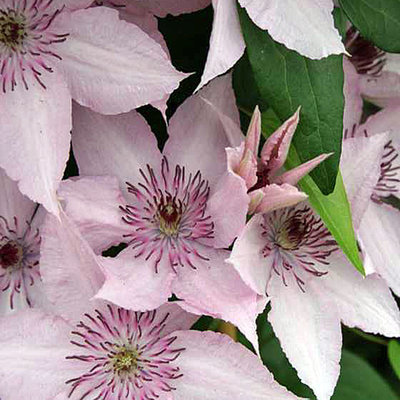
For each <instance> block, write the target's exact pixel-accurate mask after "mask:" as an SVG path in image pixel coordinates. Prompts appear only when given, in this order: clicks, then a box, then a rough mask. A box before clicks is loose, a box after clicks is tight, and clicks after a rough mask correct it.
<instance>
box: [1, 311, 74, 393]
mask: <svg viewBox="0 0 400 400" xmlns="http://www.w3.org/2000/svg"><path fill="white" fill-rule="evenodd" d="M70 330H71V328H70V326H69V325H68V324H67V323H66V322H65V321H64V320H62V319H61V318H59V317H53V316H46V315H45V314H43V313H42V312H40V311H37V310H29V311H28V310H27V311H23V312H21V313H18V314H14V315H12V316H7V317H3V318H1V319H0V398H1V399H2V400H15V399H24V400H37V399H43V400H44V399H46V400H47V399H53V398H54V397H55V396H56V395H57V394H58V393H59V392H61V391H62V390H64V389H65V381H66V380H67V379H68V378H69V377H70V375H71V372H72V368H73V365H72V363H70V362H69V361H67V360H65V357H66V356H68V355H70V353H69V351H70V348H69V340H70V338H69V333H70ZM75 373H76V371H75Z"/></svg>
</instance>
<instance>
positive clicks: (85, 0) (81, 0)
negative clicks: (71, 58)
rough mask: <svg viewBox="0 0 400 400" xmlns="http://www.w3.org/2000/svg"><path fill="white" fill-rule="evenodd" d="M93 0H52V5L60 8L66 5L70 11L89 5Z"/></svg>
mask: <svg viewBox="0 0 400 400" xmlns="http://www.w3.org/2000/svg"><path fill="white" fill-rule="evenodd" d="M94 1H95V0H53V2H52V6H53V7H57V8H59V9H61V8H62V7H66V8H67V9H68V10H70V11H74V10H80V9H81V8H86V7H89V6H90V5H91V4H92V3H93V2H94Z"/></svg>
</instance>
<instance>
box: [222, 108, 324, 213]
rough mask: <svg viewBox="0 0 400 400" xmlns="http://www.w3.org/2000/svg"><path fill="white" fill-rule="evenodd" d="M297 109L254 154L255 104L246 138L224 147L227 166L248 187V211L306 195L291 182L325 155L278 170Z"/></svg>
mask: <svg viewBox="0 0 400 400" xmlns="http://www.w3.org/2000/svg"><path fill="white" fill-rule="evenodd" d="M299 112H300V109H298V110H297V111H296V113H295V114H294V115H293V116H292V117H291V118H289V119H288V120H287V121H286V122H285V123H284V124H283V125H282V126H281V127H280V128H279V129H278V130H277V131H276V132H274V133H273V134H272V135H271V136H270V137H269V138H268V139H267V141H266V142H265V144H264V146H263V148H262V150H261V156H260V157H258V147H259V142H260V135H261V114H260V111H259V109H258V107H256V109H255V110H254V113H253V117H252V119H251V122H250V125H249V128H248V131H247V135H246V139H245V140H244V141H243V142H242V143H241V144H240V146H238V147H235V148H228V149H227V154H228V167H229V169H230V170H231V171H233V172H234V173H236V174H237V175H239V176H240V177H242V179H243V180H244V181H245V184H246V187H247V189H248V195H249V197H250V204H249V213H265V212H269V211H272V210H275V209H277V208H282V207H287V206H291V205H295V204H297V203H299V202H300V201H303V200H305V199H306V198H307V195H306V194H305V193H303V192H300V191H299V190H298V189H297V188H296V187H295V185H296V184H297V182H298V181H299V180H300V179H301V178H303V177H304V176H305V175H306V174H308V173H309V172H310V171H311V170H312V169H313V168H315V167H316V166H317V165H318V164H320V163H321V162H322V161H324V160H325V159H326V158H327V157H328V156H329V154H322V155H320V156H318V157H316V158H314V159H312V160H310V161H308V162H307V163H304V164H302V165H300V166H298V167H296V168H294V169H292V170H290V171H287V172H283V173H282V172H281V169H282V167H283V164H284V162H285V161H286V157H287V154H288V151H289V147H290V142H291V140H292V138H293V135H294V133H295V131H296V127H297V124H298V122H299Z"/></svg>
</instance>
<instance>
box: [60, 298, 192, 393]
mask: <svg viewBox="0 0 400 400" xmlns="http://www.w3.org/2000/svg"><path fill="white" fill-rule="evenodd" d="M157 317H158V315H157V311H151V312H145V313H142V312H133V311H128V310H125V309H122V308H118V307H116V306H112V305H108V306H107V308H106V309H105V311H99V310H96V311H95V313H94V314H93V315H90V314H85V316H84V318H83V320H82V321H81V322H79V323H78V325H77V329H76V330H75V331H73V332H72V335H73V336H74V337H75V338H74V339H73V340H72V341H71V343H72V344H73V345H75V346H76V347H78V348H79V349H80V351H81V353H79V354H76V355H72V356H69V357H67V359H69V360H76V361H78V362H79V363H84V364H87V373H85V374H83V375H81V376H79V377H77V378H73V379H70V380H69V381H67V384H68V385H70V391H69V395H68V397H69V398H74V399H75V398H77V399H86V400H100V399H101V400H114V399H118V400H119V399H135V400H136V399H137V400H156V399H157V398H159V397H160V396H161V394H162V393H167V392H171V391H173V390H174V387H173V381H174V380H176V379H178V378H180V377H181V376H182V374H181V373H180V371H179V367H178V366H176V365H175V360H176V359H177V358H178V357H179V355H180V354H181V353H182V351H184V350H185V349H183V348H174V347H173V343H174V342H175V341H176V337H175V336H165V337H163V336H162V331H163V329H164V327H165V325H166V321H167V319H168V317H169V314H168V313H167V314H165V316H164V317H163V318H161V319H160V318H157Z"/></svg>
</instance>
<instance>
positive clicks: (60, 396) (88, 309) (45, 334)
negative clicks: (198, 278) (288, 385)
mask: <svg viewBox="0 0 400 400" xmlns="http://www.w3.org/2000/svg"><path fill="white" fill-rule="evenodd" d="M60 219H61V223H60V221H59V220H57V219H56V218H55V217H54V216H52V215H50V214H49V215H48V219H47V221H46V222H45V224H44V227H43V231H44V232H45V236H44V240H43V247H44V249H45V252H44V255H43V279H44V282H45V286H46V289H47V291H48V293H49V297H50V298H51V299H52V301H53V303H54V312H55V315H53V314H47V315H46V314H44V313H43V312H41V311H39V310H31V311H29V312H21V313H18V314H15V315H13V316H7V317H4V318H2V319H0V343H1V344H2V346H0V397H1V399H2V400H15V398H16V397H18V398H24V399H26V400H34V399H55V400H82V399H85V400H97V399H103V400H117V399H118V400H122V399H125V398H126V399H146V400H154V399H160V400H161V399H162V400H172V399H176V400H184V399H193V398H196V399H201V398H207V399H211V400H213V399H215V400H216V399H218V400H220V399H222V400H231V399H234V400H239V399H243V397H245V398H247V399H250V400H253V399H254V400H287V399H288V400H295V399H297V397H295V396H294V395H292V394H291V393H289V392H288V391H287V390H286V389H285V388H283V387H281V386H280V385H278V384H277V383H276V382H274V380H273V376H272V375H271V374H270V373H269V372H268V370H267V369H266V368H265V367H264V366H263V365H262V363H261V361H260V360H259V359H258V358H257V357H256V355H254V354H252V353H251V352H250V351H248V350H247V349H245V348H244V347H243V346H242V345H240V344H238V343H235V342H233V341H232V340H231V339H230V338H228V337H227V336H225V335H222V334H218V333H213V332H196V331H189V328H190V327H191V325H192V324H193V323H194V322H195V321H196V319H197V318H198V317H196V316H194V315H193V314H190V313H188V312H185V311H183V310H182V309H181V308H180V307H178V306H177V305H176V303H169V304H165V305H163V306H161V307H160V308H158V309H157V310H153V311H149V312H134V311H129V310H125V309H122V308H120V307H117V306H115V305H112V304H110V303H107V302H105V301H102V300H91V298H92V297H93V296H94V295H95V293H96V292H97V291H98V289H99V288H100V286H101V284H102V282H103V280H104V277H103V276H102V274H101V272H100V270H99V268H98V259H97V257H96V256H95V255H94V254H93V252H92V251H91V249H90V248H89V247H88V246H87V244H86V243H85V241H84V240H83V238H82V237H81V236H80V234H79V232H78V231H77V229H76V228H75V227H74V225H73V224H72V223H71V222H70V221H69V220H68V219H67V218H66V216H65V215H64V214H63V213H60ZM238 360H240V361H238Z"/></svg>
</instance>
